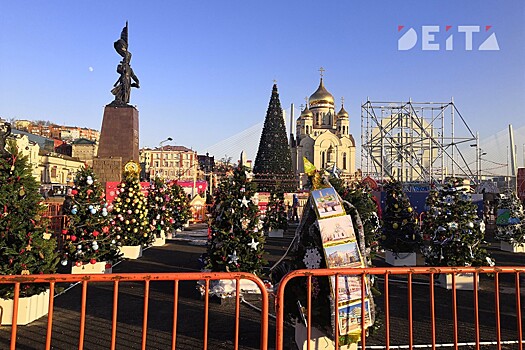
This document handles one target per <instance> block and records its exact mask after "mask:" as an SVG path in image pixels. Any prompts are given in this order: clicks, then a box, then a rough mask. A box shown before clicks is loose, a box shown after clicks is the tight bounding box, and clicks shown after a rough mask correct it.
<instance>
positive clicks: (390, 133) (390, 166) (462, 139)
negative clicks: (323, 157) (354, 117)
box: [361, 99, 479, 183]
mask: <svg viewBox="0 0 525 350" xmlns="http://www.w3.org/2000/svg"><path fill="white" fill-rule="evenodd" d="M458 119H459V122H460V123H458V122H457V121H458ZM456 124H459V126H458V125H456ZM458 131H459V132H461V133H463V134H466V136H461V135H459V136H458V134H459V132H458ZM466 146H467V147H468V146H472V147H474V146H475V147H476V149H478V148H479V140H478V138H477V136H475V135H474V133H473V132H472V131H471V129H470V128H469V126H468V125H467V123H466V121H465V119H464V118H463V117H462V116H461V113H460V112H459V111H458V109H457V108H456V106H455V105H454V100H453V99H452V100H451V101H450V102H443V103H441V102H412V100H409V101H408V102H372V101H370V100H369V99H367V101H366V102H365V103H364V104H363V105H362V106H361V168H362V171H363V175H364V176H367V175H369V176H370V177H372V178H374V179H377V180H386V179H389V178H395V179H397V180H399V181H403V182H425V183H432V182H442V181H443V180H444V179H445V177H447V176H460V177H465V178H469V179H470V180H471V183H477V182H478V180H477V177H476V173H477V172H478V169H477V166H476V169H471V166H469V164H468V163H467V162H466V161H465V157H464V156H463V154H462V153H461V150H460V148H465V147H466Z"/></svg>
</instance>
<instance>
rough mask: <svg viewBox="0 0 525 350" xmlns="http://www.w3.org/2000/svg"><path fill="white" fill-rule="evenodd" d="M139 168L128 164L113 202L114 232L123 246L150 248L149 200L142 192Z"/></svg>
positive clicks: (135, 164)
mask: <svg viewBox="0 0 525 350" xmlns="http://www.w3.org/2000/svg"><path fill="white" fill-rule="evenodd" d="M138 169H139V166H138V164H137V163H134V162H128V163H127V164H126V166H125V168H124V173H123V181H122V182H121V183H120V185H119V187H118V192H119V193H118V195H117V197H116V198H115V200H114V202H113V215H114V220H113V232H114V233H115V234H116V235H117V239H120V240H121V241H120V242H121V244H122V245H123V246H148V245H149V244H150V243H151V242H152V241H153V235H152V234H151V231H150V228H149V223H148V204H147V199H146V197H145V196H144V194H143V193H142V192H141V186H140V182H139V177H138V174H139V170H138Z"/></svg>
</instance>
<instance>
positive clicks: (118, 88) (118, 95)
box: [110, 21, 140, 106]
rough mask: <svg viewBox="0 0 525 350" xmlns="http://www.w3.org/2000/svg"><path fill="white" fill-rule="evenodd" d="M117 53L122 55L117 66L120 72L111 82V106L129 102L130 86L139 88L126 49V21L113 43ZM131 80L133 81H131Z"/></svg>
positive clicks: (129, 54) (123, 104)
mask: <svg viewBox="0 0 525 350" xmlns="http://www.w3.org/2000/svg"><path fill="white" fill-rule="evenodd" d="M113 46H114V47H115V50H116V51H117V53H118V54H119V55H120V56H122V61H120V63H119V65H118V66H117V73H119V74H120V77H119V78H118V80H117V81H116V82H115V84H113V89H111V93H112V94H113V95H115V100H114V101H113V102H112V103H111V104H110V105H113V106H115V105H116V106H126V105H127V104H128V103H129V97H130V95H131V88H132V87H134V88H137V89H138V88H140V85H139V79H138V78H137V76H136V75H135V73H134V72H133V69H132V68H131V64H130V63H131V52H129V51H128V22H127V21H126V26H125V27H124V28H122V32H121V33H120V39H118V40H117V41H115V43H114V44H113ZM132 80H133V82H132Z"/></svg>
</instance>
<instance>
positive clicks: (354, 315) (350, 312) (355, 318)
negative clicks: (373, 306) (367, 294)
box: [338, 299, 372, 334]
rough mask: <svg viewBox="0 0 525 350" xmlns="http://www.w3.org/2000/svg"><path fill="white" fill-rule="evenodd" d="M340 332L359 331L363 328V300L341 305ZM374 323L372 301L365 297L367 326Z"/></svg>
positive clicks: (339, 310)
mask: <svg viewBox="0 0 525 350" xmlns="http://www.w3.org/2000/svg"><path fill="white" fill-rule="evenodd" d="M338 313H339V333H340V334H348V333H358V332H359V331H360V330H361V313H362V309H361V300H359V301H356V302H354V303H350V304H348V305H345V306H342V307H339V309H338ZM371 325H372V319H371V318H370V301H369V300H368V299H365V328H366V327H370V326H371Z"/></svg>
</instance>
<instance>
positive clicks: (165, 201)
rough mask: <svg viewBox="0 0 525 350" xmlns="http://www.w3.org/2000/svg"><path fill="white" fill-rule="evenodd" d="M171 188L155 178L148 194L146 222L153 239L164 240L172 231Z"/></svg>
mask: <svg viewBox="0 0 525 350" xmlns="http://www.w3.org/2000/svg"><path fill="white" fill-rule="evenodd" d="M170 192H171V188H170V187H169V186H168V185H167V184H166V183H165V182H164V180H162V179H161V178H159V177H155V179H154V180H153V182H152V183H151V186H150V188H149V193H148V222H149V225H150V230H151V233H152V235H153V237H154V238H166V235H167V234H168V233H171V230H172V229H173V223H174V219H173V206H172V205H171V200H172V198H171V193H170Z"/></svg>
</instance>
